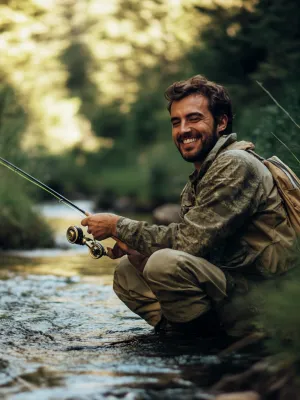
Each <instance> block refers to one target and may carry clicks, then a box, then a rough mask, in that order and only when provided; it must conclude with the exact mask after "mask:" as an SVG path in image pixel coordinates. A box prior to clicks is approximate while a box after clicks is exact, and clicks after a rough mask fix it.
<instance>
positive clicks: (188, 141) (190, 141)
mask: <svg viewBox="0 0 300 400" xmlns="http://www.w3.org/2000/svg"><path fill="white" fill-rule="evenodd" d="M196 140H197V139H195V138H193V139H184V140H183V143H184V144H186V143H192V142H196Z"/></svg>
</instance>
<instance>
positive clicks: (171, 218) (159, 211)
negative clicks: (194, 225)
mask: <svg viewBox="0 0 300 400" xmlns="http://www.w3.org/2000/svg"><path fill="white" fill-rule="evenodd" d="M152 215H153V223H154V224H158V225H169V224H171V223H172V222H180V221H181V218H180V206H179V205H178V204H172V203H167V204H163V205H162V206H159V207H156V208H155V209H154V210H153V214H152Z"/></svg>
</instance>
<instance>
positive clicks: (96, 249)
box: [66, 225, 106, 258]
mask: <svg viewBox="0 0 300 400" xmlns="http://www.w3.org/2000/svg"><path fill="white" fill-rule="evenodd" d="M66 236H67V240H68V242H70V243H72V244H78V245H80V246H84V245H85V246H87V247H88V248H89V253H90V256H91V257H93V258H101V257H103V256H106V251H105V249H104V247H103V246H102V244H101V243H100V242H97V241H96V240H93V239H90V238H87V237H86V236H84V234H83V230H82V229H81V228H80V227H79V226H75V225H73V226H69V228H68V229H67V232H66Z"/></svg>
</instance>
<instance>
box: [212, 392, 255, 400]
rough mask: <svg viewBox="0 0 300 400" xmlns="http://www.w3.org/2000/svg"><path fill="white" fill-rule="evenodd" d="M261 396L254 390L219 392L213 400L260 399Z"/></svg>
mask: <svg viewBox="0 0 300 400" xmlns="http://www.w3.org/2000/svg"><path fill="white" fill-rule="evenodd" d="M260 399H261V396H260V395H259V394H258V393H256V392H253V391H251V392H233V393H226V394H220V395H219V396H217V397H216V398H215V400H260Z"/></svg>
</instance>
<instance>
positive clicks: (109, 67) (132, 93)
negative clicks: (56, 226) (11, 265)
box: [0, 0, 300, 248]
mask: <svg viewBox="0 0 300 400" xmlns="http://www.w3.org/2000/svg"><path fill="white" fill-rule="evenodd" d="M299 67H300V13H299V5H298V3H297V2H296V1H295V0H272V1H271V0H223V1H222V0H216V1H208V0H206V1H205V0H111V1H109V2H107V1H104V0H7V1H1V2H0V76H1V81H0V155H1V157H3V158H7V159H8V160H10V161H11V162H13V163H16V165H18V166H19V167H21V168H23V169H25V171H27V172H29V173H31V174H33V175H34V176H35V177H37V178H38V179H40V180H42V181H43V182H45V183H46V184H48V185H50V186H51V187H52V188H54V189H55V190H57V191H58V192H60V193H62V194H63V195H64V196H66V197H68V198H70V199H72V200H74V199H86V198H89V199H93V200H95V202H96V204H97V207H98V208H101V209H103V210H106V209H110V210H115V211H118V207H119V208H121V207H122V202H121V201H120V199H123V203H125V204H126V202H127V204H130V205H131V206H132V211H143V210H150V209H151V208H153V207H154V206H156V205H158V204H162V203H165V202H178V199H179V194H180V191H181V188H182V186H183V185H184V183H185V181H186V177H187V174H188V173H190V171H191V169H192V166H191V165H190V164H188V163H185V162H184V161H183V160H182V159H181V157H180V155H179V154H178V152H177V149H176V148H175V146H174V145H173V143H172V140H171V126H170V122H169V115H168V112H167V110H166V101H165V99H164V96H163V93H164V91H165V89H166V87H167V86H168V85H170V84H171V83H172V82H174V81H175V80H181V79H186V78H188V77H190V76H192V75H194V74H199V73H200V74H204V75H206V76H207V77H208V79H210V80H215V81H217V82H218V83H221V84H223V85H225V86H226V87H227V88H228V89H229V92H230V94H231V97H232V99H233V105H234V113H235V121H234V131H236V132H238V134H239V139H250V140H252V141H253V142H254V143H256V149H257V151H258V152H259V153H260V154H261V155H263V156H270V155H272V154H277V155H278V156H279V157H280V158H281V159H282V160H283V161H285V162H287V163H288V164H289V165H290V166H291V167H292V168H294V170H295V171H296V172H298V173H299V165H298V164H297V161H296V160H295V159H294V158H293V157H292V156H291V154H290V153H289V152H288V151H287V150H286V148H285V147H284V146H283V145H282V144H281V143H280V142H279V141H278V140H276V138H275V137H274V136H273V135H272V132H273V133H275V134H276V135H277V136H278V137H280V139H281V140H282V141H283V142H284V143H286V145H288V146H289V147H290V148H291V149H292V150H293V151H294V152H295V153H296V154H298V156H299V153H300V146H299V140H298V135H299V132H298V130H297V127H296V126H295V125H294V124H293V123H292V122H291V121H290V120H289V118H288V117H287V116H286V114H284V113H283V112H282V110H280V109H279V108H278V107H277V106H276V104H274V102H273V101H272V100H271V98H270V97H269V96H268V95H267V94H266V93H265V92H264V91H263V90H262V89H261V87H260V86H259V85H258V84H257V82H256V81H259V82H262V83H263V85H264V87H265V88H267V89H268V90H269V91H270V92H271V93H272V94H273V96H275V98H276V99H277V100H278V101H279V103H280V104H281V105H282V106H283V107H285V108H286V110H287V111H288V112H289V113H290V114H291V115H292V116H293V117H294V118H295V119H296V120H297V117H298V115H299V108H300V107H299V106H300V95H299V93H300V81H299V79H298V73H299ZM0 179H1V185H0V219H1V227H2V229H1V233H0V248H1V247H2V248H5V247H7V246H8V247H11V248H16V247H20V246H22V247H33V246H36V245H39V246H44V245H47V238H48V236H49V231H48V227H47V225H45V223H44V222H43V221H42V220H41V218H40V217H39V216H38V215H36V214H35V212H34V211H33V209H32V205H33V204H34V203H37V202H40V201H43V200H45V199H47V200H49V196H48V195H47V194H46V193H44V192H43V191H42V190H39V189H37V188H36V187H34V186H33V185H31V184H30V183H27V182H26V181H25V180H23V179H22V178H19V177H17V176H16V175H14V174H13V173H12V172H10V171H8V170H6V168H4V167H2V166H0ZM10 232H13V235H12V234H11V235H10ZM8 237H10V240H9V241H8ZM37 240H38V243H37V242H36V241H37Z"/></svg>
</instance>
